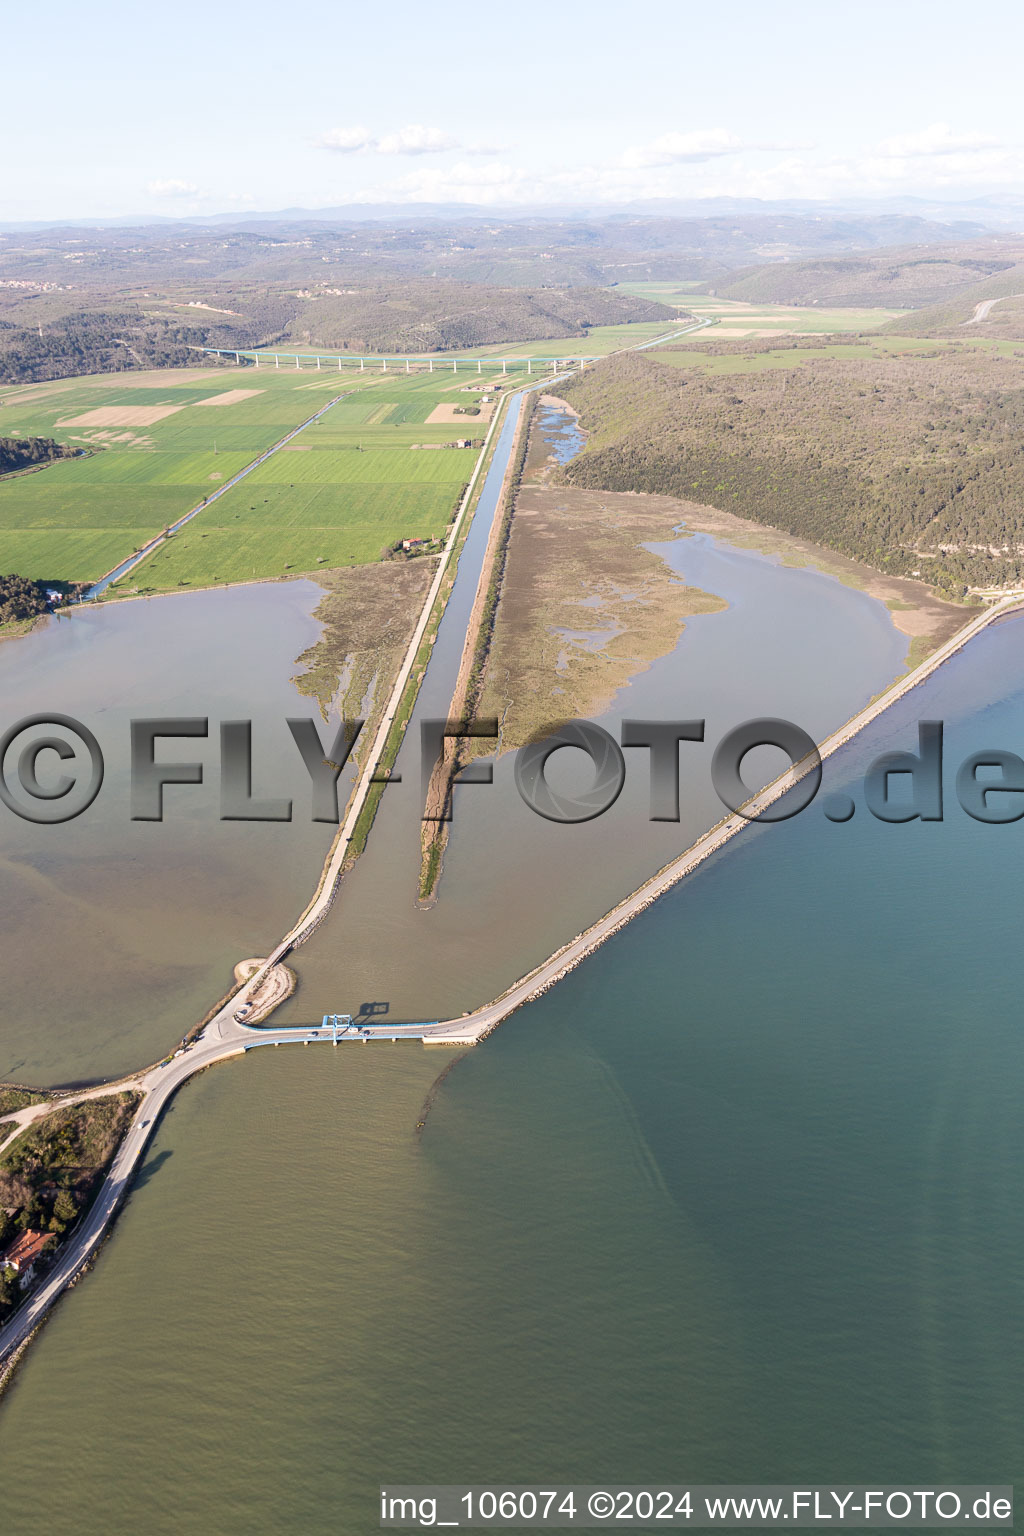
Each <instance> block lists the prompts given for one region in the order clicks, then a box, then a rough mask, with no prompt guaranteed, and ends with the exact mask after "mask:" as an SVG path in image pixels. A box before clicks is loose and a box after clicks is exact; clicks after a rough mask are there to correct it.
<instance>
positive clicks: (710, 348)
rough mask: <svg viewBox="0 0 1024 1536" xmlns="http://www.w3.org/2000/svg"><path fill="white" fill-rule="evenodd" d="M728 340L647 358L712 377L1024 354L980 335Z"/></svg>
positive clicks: (703, 336) (711, 339)
mask: <svg viewBox="0 0 1024 1536" xmlns="http://www.w3.org/2000/svg"><path fill="white" fill-rule="evenodd" d="M726 339H727V338H726V337H725V336H723V335H722V333H721V332H720V331H719V330H718V329H717V327H716V328H715V330H713V331H703V332H701V333H699V335H697V336H695V337H694V338H693V342H692V345H689V344H686V343H684V342H682V341H681V342H680V343H679V345H678V346H676V347H666V348H664V349H661V348H656V349H652V350H651V351H650V352H648V353H647V354H646V355H647V356H648V357H651V358H654V360H655V361H656V362H659V363H665V364H667V365H668V366H669V367H670V368H699V369H701V371H702V372H704V373H710V374H722V373H729V374H740V373H764V372H765V371H766V370H770V369H773V368H802V367H806V366H807V365H808V364H809V363H812V362H814V360H815V359H817V358H823V357H829V358H835V359H838V360H840V361H843V360H845V361H851V360H854V359H858V358H868V359H870V358H873V359H875V360H877V361H881V360H883V359H885V358H897V357H914V356H917V357H922V358H927V357H934V356H936V355H937V354H938V353H939V352H942V351H946V350H947V349H948V348H950V347H953V346H956V347H959V348H960V349H961V350H965V349H970V350H982V351H985V352H988V353H991V354H994V355H997V356H1002V357H1020V356H1021V347H1020V344H1019V343H1014V342H1010V341H986V340H985V339H984V338H978V337H972V338H970V339H969V340H960V339H958V340H957V341H955V342H954V341H943V340H936V339H935V338H934V337H924V336H877V337H875V336H873V337H872V338H871V339H870V340H860V339H858V340H857V341H849V342H842V341H839V342H835V343H831V344H829V345H827V346H813V347H812V346H811V345H805V346H796V345H794V344H792V343H791V344H790V345H789V346H781V347H777V348H775V347H766V346H765V343H764V339H763V338H762V339H761V340H760V341H759V342H755V341H751V342H749V343H748V344H747V346H746V347H743V346H737V347H736V349H735V350H733V351H727V350H725V349H723V350H721V351H719V350H717V348H718V344H719V343H720V342H723V341H725V340H726ZM739 340H740V341H742V340H743V338H739Z"/></svg>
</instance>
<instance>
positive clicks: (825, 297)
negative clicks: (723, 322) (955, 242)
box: [716, 241, 1020, 329]
mask: <svg viewBox="0 0 1024 1536" xmlns="http://www.w3.org/2000/svg"><path fill="white" fill-rule="evenodd" d="M1019 258H1020V242H1017V243H1016V244H1015V245H1013V246H1012V247H1011V246H1009V245H1008V246H1007V247H1006V249H1005V250H998V249H997V250H995V251H993V250H992V246H991V242H989V243H987V244H983V243H982V242H980V241H979V242H972V243H971V244H970V245H967V246H948V247H942V246H938V247H932V248H930V249H927V248H922V247H920V246H915V247H912V248H911V249H909V250H895V251H878V252H874V251H873V252H859V253H855V254H853V255H849V256H839V257H829V258H816V259H814V260H811V261H790V262H775V263H773V264H772V265H771V266H762V267H749V268H747V269H746V270H744V271H739V272H733V273H731V274H730V275H729V277H728V278H727V279H726V280H725V281H723V282H720V283H719V284H718V287H717V289H716V292H717V293H718V294H719V295H720V297H722V298H726V299H742V300H746V301H748V302H752V303H758V304H808V305H810V304H831V305H846V306H850V307H853V308H857V307H859V306H861V305H866V306H871V305H880V306H882V307H883V308H891V309H902V308H907V309H911V308H917V307H918V306H920V305H923V304H929V305H931V304H937V303H940V302H942V301H944V300H945V299H946V298H947V297H949V296H950V295H955V294H959V293H961V292H963V291H964V290H965V289H968V288H972V287H973V286H975V285H976V284H978V283H979V282H982V281H985V280H987V279H990V278H991V277H993V276H994V275H995V274H998V273H1000V272H1002V271H1004V270H1006V269H1007V268H1009V267H1012V266H1013V265H1014V264H1015V262H1016V261H1017V260H1019ZM901 325H902V316H901V317H900V318H899V319H898V320H896V321H893V322H892V325H891V329H899V327H900V326H901Z"/></svg>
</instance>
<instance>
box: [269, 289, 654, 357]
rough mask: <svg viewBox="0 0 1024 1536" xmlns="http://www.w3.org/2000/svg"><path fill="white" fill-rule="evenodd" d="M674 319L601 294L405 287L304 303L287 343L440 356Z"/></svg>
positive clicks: (640, 303) (639, 302)
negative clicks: (591, 329)
mask: <svg viewBox="0 0 1024 1536" xmlns="http://www.w3.org/2000/svg"><path fill="white" fill-rule="evenodd" d="M677 318H678V312H677V311H676V310H674V309H671V308H669V306H668V305H665V304H652V303H650V301H649V300H647V299H636V298H632V297H631V296H630V295H629V294H624V293H615V292H613V291H611V290H609V289H607V288H604V289H602V288H569V289H563V288H546V289H539V290H529V289H524V288H485V287H480V286H477V285H474V284H467V283H420V282H410V283H403V284H400V285H396V286H395V287H394V288H371V289H367V290H365V291H364V292H360V293H355V294H351V295H349V294H343V295H336V296H335V295H323V296H318V297H315V298H312V299H310V300H308V301H307V302H306V303H305V305H304V307H303V309H302V310H301V311H300V313H299V314H298V315H297V316H296V317H295V319H294V321H293V322H292V324H291V325H290V326H289V327H288V331H287V335H288V336H290V337H291V338H293V339H294V340H297V341H302V342H308V343H310V344H314V345H317V346H324V347H337V348H347V349H348V350H349V351H368V352H441V351H448V350H454V349H456V348H464V347H480V346H487V345H488V344H490V343H499V342H504V341H540V340H542V339H543V338H544V337H551V336H578V337H584V336H586V334H587V327H588V326H593V325H628V324H631V323H633V322H635V321H644V320H647V321H650V320H663V321H665V323H666V324H668V323H670V322H672V321H673V320H675V319H677Z"/></svg>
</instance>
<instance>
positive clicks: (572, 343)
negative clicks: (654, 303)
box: [459, 320, 673, 358]
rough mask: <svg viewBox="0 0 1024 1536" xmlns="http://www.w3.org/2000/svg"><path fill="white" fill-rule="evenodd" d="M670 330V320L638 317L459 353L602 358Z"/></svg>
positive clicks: (500, 355)
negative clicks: (582, 332) (576, 332)
mask: <svg viewBox="0 0 1024 1536" xmlns="http://www.w3.org/2000/svg"><path fill="white" fill-rule="evenodd" d="M672 330H673V325H672V322H671V320H656V321H649V320H641V321H637V322H636V323H635V324H634V325H599V326H595V327H594V329H593V330H592V331H588V333H587V335H586V336H551V337H547V338H545V340H543V341H513V342H503V343H502V344H501V346H498V347H477V348H475V349H474V350H473V351H470V352H466V353H464V354H463V353H460V354H459V355H460V357H461V356H466V357H508V358H513V357H515V358H523V357H540V358H545V357H562V358H573V357H579V356H581V355H582V356H584V357H588V356H589V357H593V356H600V357H604V356H605V355H606V354H607V353H609V352H618V351H619V350H620V349H622V348H624V347H639V346H643V344H644V342H645V341H654V340H656V339H657V337H659V336H665V335H667V334H669V333H671V331H672Z"/></svg>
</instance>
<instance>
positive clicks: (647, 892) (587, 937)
mask: <svg viewBox="0 0 1024 1536" xmlns="http://www.w3.org/2000/svg"><path fill="white" fill-rule="evenodd" d="M1022 607H1024V599H1022V597H1021V595H1020V594H1019V593H1016V594H1014V595H1012V596H1009V597H1006V598H1004V599H1003V600H1002V602H999V603H996V604H994V605H993V606H992V607H991V608H989V609H986V611H985V612H984V613H981V614H979V615H978V617H977V618H975V619H973V620H972V621H971V622H970V623H969V624H966V625H965V626H964V628H963V629H961V630H959V631H958V632H957V633H956V634H955V635H953V636H952V637H951V638H950V639H949V640H947V641H946V642H945V644H943V645H941V646H939V647H938V649H937V650H936V651H934V652H933V653H932V655H931V656H929V657H927V658H926V660H925V661H923V662H922V663H921V665H920V666H919V667H916V668H915V669H914V671H913V672H909V673H907V675H906V676H905V677H902V678H900V679H899V680H898V681H897V682H895V683H894V684H893V685H892V686H891V687H890V688H887V689H886V691H885V692H884V693H883V694H881V695H879V697H878V698H877V699H876V700H874V702H873V703H871V704H869V705H867V707H866V708H865V709H862V710H861V711H860V713H859V714H857V715H854V716H853V718H852V719H851V720H848V721H847V722H846V724H845V725H842V726H840V727H839V729H838V730H837V731H834V732H833V733H832V735H831V736H829V737H827V738H826V740H825V741H823V742H822V743H821V745H820V746H819V748H818V753H819V756H820V757H821V759H822V761H824V760H825V759H826V758H828V757H831V756H832V754H833V753H834V752H838V750H839V748H840V747H843V746H845V745H846V744H847V742H849V741H852V739H853V738H854V737H855V736H857V735H858V734H859V733H860V732H861V731H862V730H864V728H865V726H868V725H870V724H871V722H872V721H873V720H877V719H878V717H879V715H881V714H884V712H885V711H886V710H887V709H889V708H891V706H892V705H893V704H895V703H896V702H897V701H898V700H899V699H902V698H904V697H905V696H906V695H907V694H908V693H909V692H910V691H911V689H912V688H916V687H917V686H918V684H919V683H923V682H924V681H925V679H926V678H928V677H930V676H931V675H932V673H933V672H935V671H937V669H938V668H939V667H940V666H942V665H943V663H944V662H946V661H948V660H949V658H950V657H951V656H953V655H955V653H956V652H957V651H959V650H961V649H962V648H963V646H965V645H966V644H967V643H968V642H969V641H970V640H972V639H973V638H974V636H975V635H977V634H980V633H981V631H982V630H983V629H986V628H987V627H988V626H989V625H990V624H992V623H994V622H995V621H996V620H997V619H999V618H1001V617H1003V616H1004V615H1005V614H1009V613H1012V612H1014V611H1015V610H1020V609H1021V608H1022ZM813 766H814V764H813V761H812V762H804V763H803V764H801V763H797V764H796V765H795V766H794V767H793V768H791V769H789V770H787V772H786V773H784V774H782V775H781V776H780V777H779V778H778V779H774V780H773V781H772V783H770V784H768V785H766V786H765V788H764V789H762V790H760V791H759V792H758V793H757V794H755V795H753V796H751V798H750V800H749V801H748V802H747V807H746V808H747V811H748V813H749V814H748V815H746V816H740V815H730V816H728V817H726V818H725V819H724V820H723V821H721V822H719V824H718V825H717V826H716V827H712V828H711V829H710V830H709V831H708V832H705V833H704V834H703V835H702V836H701V837H699V838H698V839H697V841H696V842H695V843H694V844H693V845H692V846H691V847H690V848H688V849H687V850H686V852H685V853H682V854H680V856H679V857H678V858H677V859H673V860H672V862H671V863H669V864H666V865H665V867H664V868H663V869H660V870H659V871H658V873H657V874H655V875H653V876H652V877H651V879H650V880H648V881H646V882H645V883H644V884H643V885H642V886H641V887H640V889H639V890H637V891H634V893H633V894H632V895H631V896H628V897H627V898H626V899H625V901H622V902H619V904H618V905H617V906H615V907H613V908H612V910H611V911H610V912H608V913H606V915H605V916H604V917H602V918H600V919H599V921H598V922H596V923H594V924H593V925H592V926H591V927H590V928H588V929H587V930H586V931H585V932H584V933H581V934H578V935H577V937H576V938H575V939H573V940H571V942H570V943H568V944H566V945H564V946H563V947H562V948H561V949H560V950H558V951H557V952H556V953H555V954H553V955H552V956H551V957H550V958H549V959H548V960H545V961H544V963H543V965H539V966H538V967H537V968H536V969H535V970H533V971H531V972H530V973H529V974H528V975H526V976H524V977H522V978H521V979H520V980H519V981H517V982H515V983H514V985H513V986H511V987H510V988H509V989H508V991H507V992H505V993H504V994H503V995H502V996H501V997H500V998H497V999H496V1000H495V1001H494V1002H493V1003H488V1004H487V1005H486V1007H484V1008H478V1009H476V1010H475V1011H474V1012H473V1013H468V1014H465V1015H464V1016H463V1017H462V1018H461V1019H449V1020H447V1021H446V1022H444V1023H438V1024H434V1025H427V1026H425V1027H423V1028H422V1030H421V1034H420V1038H421V1039H422V1040H423V1041H424V1042H425V1043H427V1044H435V1045H445V1044H453V1045H454V1044H458V1045H474V1044H476V1042H477V1041H478V1040H481V1039H483V1037H484V1036H485V1035H487V1034H489V1033H490V1032H491V1030H492V1029H495V1028H496V1027H497V1026H498V1025H499V1024H500V1023H501V1022H502V1020H503V1019H507V1018H508V1016H509V1014H510V1013H514V1012H515V1010H516V1009H517V1008H521V1007H522V1006H523V1004H524V1003H528V1002H530V1001H531V999H533V998H535V997H539V996H540V995H541V993H542V992H546V991H547V990H548V989H549V988H550V987H552V986H554V985H555V983H556V982H557V981H559V980H561V978H562V977H563V976H565V975H566V974H567V973H568V972H569V971H571V970H573V969H574V968H575V967H576V966H577V965H579V963H580V961H581V960H584V959H585V958H586V957H587V955H590V954H592V953H593V951H594V950H595V949H598V948H599V947H600V946H601V945H602V944H603V943H604V942H605V940H606V939H609V938H611V936H612V934H614V933H617V932H618V931H619V929H620V928H623V927H625V925H626V924H627V923H628V922H629V921H630V920H631V919H632V918H634V917H636V916H637V914H638V913H640V912H642V911H643V910H644V909H645V908H646V907H649V906H650V905H651V904H652V903H653V902H655V901H657V900H658V898H659V896H662V895H664V893H665V892H666V891H667V890H669V889H671V887H672V886H673V885H676V884H678V882H679V881H680V880H682V879H683V878H684V877H685V876H686V875H688V874H690V872H691V871H692V870H694V869H696V868H697V866H698V865H699V864H703V863H704V861H705V859H709V858H710V857H711V855H712V854H713V853H716V852H717V851H718V849H719V848H721V847H723V845H724V844H725V843H727V842H729V840H730V839H731V838H733V837H735V836H736V835H737V833H739V832H742V831H743V829H744V828H745V827H747V826H749V825H750V821H751V819H752V818H753V817H755V816H757V815H759V814H760V813H761V812H762V811H764V810H766V809H767V808H768V806H770V805H772V804H774V802H775V801H776V800H778V799H780V798H781V797H782V796H783V795H784V794H786V793H787V792H788V791H789V790H790V789H792V788H793V786H794V785H795V784H798V783H799V782H800V780H801V779H803V778H804V777H806V775H807V774H808V773H809V772H810V771H811V769H812V768H813ZM382 1032H383V1031H382Z"/></svg>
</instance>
